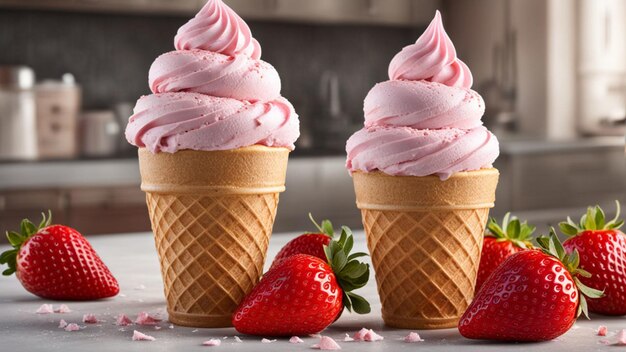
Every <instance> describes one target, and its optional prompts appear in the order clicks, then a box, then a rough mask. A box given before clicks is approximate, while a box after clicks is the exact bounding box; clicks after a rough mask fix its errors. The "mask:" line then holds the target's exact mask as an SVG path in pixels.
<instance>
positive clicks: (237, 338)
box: [235, 336, 243, 342]
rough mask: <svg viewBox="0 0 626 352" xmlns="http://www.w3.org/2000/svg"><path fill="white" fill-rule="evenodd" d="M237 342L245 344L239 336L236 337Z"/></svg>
mask: <svg viewBox="0 0 626 352" xmlns="http://www.w3.org/2000/svg"><path fill="white" fill-rule="evenodd" d="M235 342H243V341H241V339H240V338H239V336H235Z"/></svg>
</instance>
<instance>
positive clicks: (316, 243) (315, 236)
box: [272, 214, 335, 266]
mask: <svg viewBox="0 0 626 352" xmlns="http://www.w3.org/2000/svg"><path fill="white" fill-rule="evenodd" d="M309 218H310V219H311V222H313V224H314V225H315V227H317V230H318V231H319V233H305V234H302V235H300V236H298V237H296V238H294V239H293V240H291V241H289V242H287V244H286V245H285V246H284V247H283V248H281V249H280V251H279V252H278V254H276V257H274V261H273V262H272V266H274V265H276V263H278V262H280V261H281V260H283V259H285V258H288V257H291V256H292V255H296V254H308V255H312V256H314V257H318V258H320V259H322V260H326V254H325V253H324V246H327V245H328V244H329V243H330V240H331V239H332V238H333V237H334V236H335V230H333V224H332V223H331V222H330V221H328V220H324V221H322V224H321V225H319V224H318V223H317V222H316V221H315V219H313V216H312V215H311V214H309Z"/></svg>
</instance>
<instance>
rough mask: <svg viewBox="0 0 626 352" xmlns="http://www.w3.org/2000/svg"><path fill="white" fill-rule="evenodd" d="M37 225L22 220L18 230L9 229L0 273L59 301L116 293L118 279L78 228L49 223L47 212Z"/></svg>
mask: <svg viewBox="0 0 626 352" xmlns="http://www.w3.org/2000/svg"><path fill="white" fill-rule="evenodd" d="M42 215H43V220H42V221H41V223H40V224H39V226H36V225H35V224H33V223H32V222H30V221H29V220H27V219H24V220H22V223H21V226H20V232H19V233H18V232H15V231H9V232H7V237H8V239H9V242H10V243H11V245H12V246H13V249H10V250H8V251H6V252H4V253H2V254H1V255H0V264H7V265H8V267H9V268H8V269H6V270H4V272H3V273H2V274H3V275H6V276H8V275H11V274H13V273H15V274H16V276H17V278H18V280H20V282H21V283H22V286H24V288H25V289H26V290H27V291H29V292H31V293H32V294H34V295H37V296H39V297H42V298H48V299H58V300H92V299H99V298H105V297H111V296H115V295H116V294H117V293H118V292H119V286H118V283H117V280H115V278H114V277H113V275H111V272H109V269H108V268H107V267H106V265H104V263H103V262H102V260H100V257H98V254H96V252H95V251H94V250H93V248H92V247H91V245H90V244H89V242H87V240H86V239H85V238H84V237H83V236H82V235H81V234H80V233H78V231H76V230H74V229H72V228H70V227H67V226H62V225H50V222H51V220H52V217H51V215H50V213H48V216H47V217H46V216H45V215H44V214H42Z"/></svg>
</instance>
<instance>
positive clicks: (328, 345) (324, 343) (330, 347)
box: [311, 336, 341, 351]
mask: <svg viewBox="0 0 626 352" xmlns="http://www.w3.org/2000/svg"><path fill="white" fill-rule="evenodd" d="M311 348H317V349H320V350H322V351H336V350H340V349H341V346H339V344H338V343H337V342H336V341H335V340H333V339H332V338H331V337H328V336H322V337H321V338H320V342H319V343H318V344H315V345H313V346H311Z"/></svg>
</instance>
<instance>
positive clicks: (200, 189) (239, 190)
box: [141, 183, 285, 196]
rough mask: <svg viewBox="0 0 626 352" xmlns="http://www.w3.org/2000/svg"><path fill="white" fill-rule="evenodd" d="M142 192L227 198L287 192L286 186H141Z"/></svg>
mask: <svg viewBox="0 0 626 352" xmlns="http://www.w3.org/2000/svg"><path fill="white" fill-rule="evenodd" d="M141 190H142V191H144V192H150V193H159V194H203V195H208V196H225V195H238V194H266V193H280V192H284V191H285V186H272V187H231V186H185V185H176V184H143V183H142V184H141Z"/></svg>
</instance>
